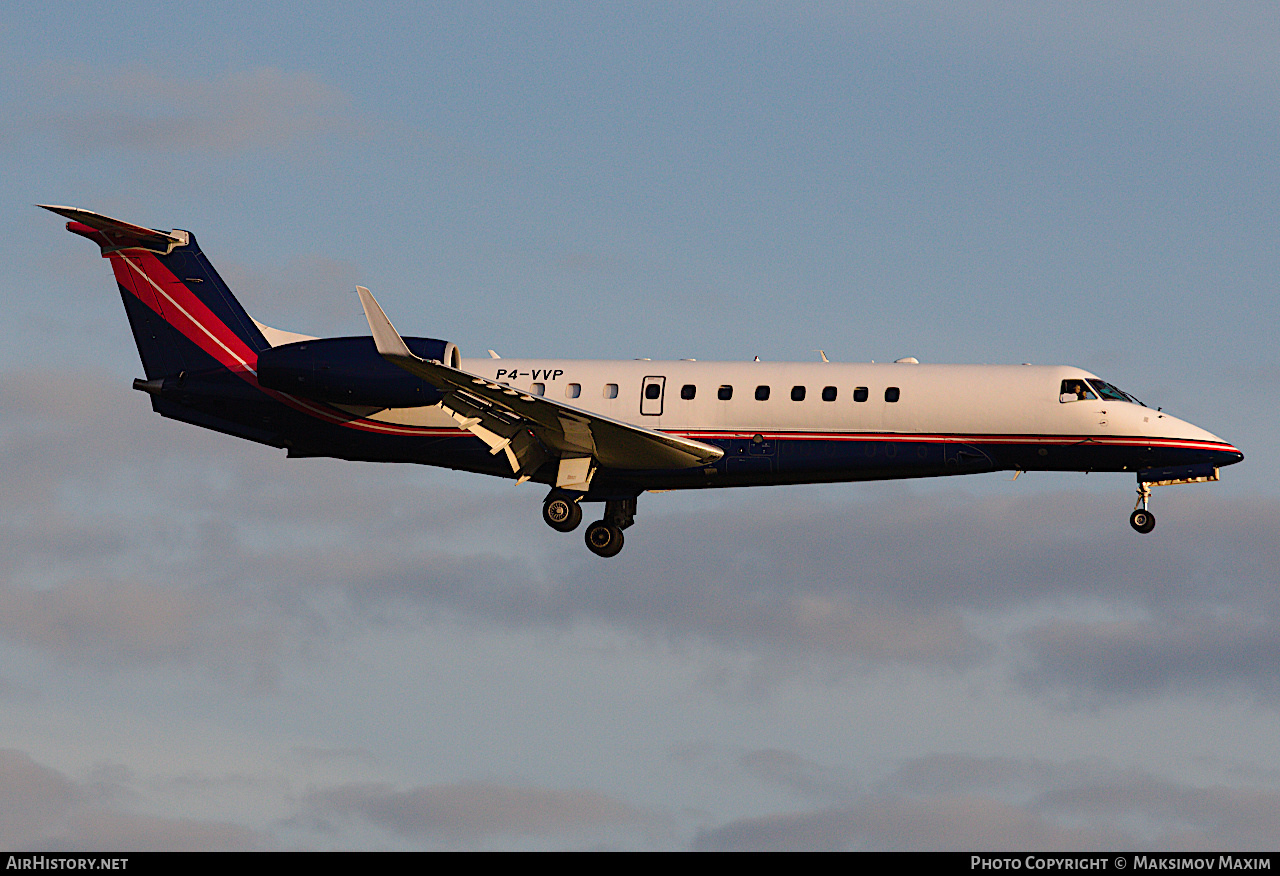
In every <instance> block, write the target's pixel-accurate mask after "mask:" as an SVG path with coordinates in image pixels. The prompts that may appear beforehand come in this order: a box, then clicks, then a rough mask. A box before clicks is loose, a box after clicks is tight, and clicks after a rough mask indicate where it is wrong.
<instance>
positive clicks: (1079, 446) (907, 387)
mask: <svg viewBox="0 0 1280 876" xmlns="http://www.w3.org/2000/svg"><path fill="white" fill-rule="evenodd" d="M40 206H42V207H43V208H44V209H46V210H50V211H52V212H54V213H57V214H59V215H60V216H62V217H64V218H66V219H67V220H69V221H68V222H67V230H68V231H71V232H72V233H74V234H78V235H80V236H81V237H85V238H88V239H89V240H91V241H93V242H94V243H95V244H97V245H98V246H99V248H100V249H101V252H102V256H103V257H104V258H106V259H107V260H108V261H109V262H110V263H111V268H112V270H113V272H114V274H115V279H116V284H117V285H118V287H119V290H120V295H121V298H122V299H123V301H124V308H125V312H126V314H127V316H128V318H129V323H130V326H131V327H132V329H133V336H134V339H135V341H136V342H137V346H138V354H139V356H140V357H141V359H142V368H143V372H144V374H145V375H146V376H145V377H143V378H138V379H136V380H134V382H133V386H134V388H135V389H137V390H140V391H142V392H145V393H147V394H148V395H149V396H150V399H151V406H152V409H153V410H154V411H155V412H156V413H158V414H160V415H161V416H164V417H169V418H171V419H175V420H180V421H183V422H186V423H190V424H193V425H196V426H201V427H203V428H206V429H213V430H216V431H219V432H224V433H226V434H228V435H234V436H236V437H238V438H245V439H248V440H250V441H256V442H259V443H261V444H266V445H270V446H272V447H277V448H282V449H284V450H285V451H286V453H287V455H288V456H289V457H318V456H324V457H336V458H339V459H348V460H362V461H371V462H402V463H419V464H422V465H435V466H444V467H447V468H452V469H459V470H462V471H469V472H477V473H480V474H488V475H494V476H497V477H505V478H512V479H514V480H516V482H517V483H524V482H526V481H531V482H533V483H538V484H542V485H544V486H546V487H548V488H549V491H548V493H547V495H546V498H545V500H544V501H543V504H542V516H543V520H545V521H546V523H547V525H549V526H550V527H551V528H552V529H555V530H558V531H560V532H571V531H573V530H574V529H576V528H577V527H578V526H579V525H580V523H581V522H582V516H583V512H582V505H583V503H603V505H604V511H603V514H602V515H601V519H599V520H597V521H595V522H594V523H591V524H590V525H588V526H587V528H586V543H587V547H588V548H589V549H590V550H591V551H592V552H593V553H595V554H597V555H599V556H602V557H611V556H614V555H616V554H617V553H618V552H619V551H620V550H621V549H622V544H623V535H622V532H623V530H624V529H626V528H628V527H629V526H631V525H632V524H633V523H634V522H635V515H636V505H637V499H638V497H639V496H640V494H641V493H643V492H645V491H651V492H662V491H667V490H687V489H705V488H710V487H747V486H760V485H772V484H812V483H830V482H843V481H870V480H887V479H895V478H920V477H941V476H944V475H962V474H976V473H981V472H994V471H1013V472H1015V477H1017V476H1018V475H1019V474H1021V473H1022V472H1027V471H1081V472H1129V473H1131V474H1133V475H1135V476H1136V478H1137V484H1138V490H1137V491H1138V499H1137V502H1136V503H1135V505H1134V510H1133V513H1132V514H1131V515H1130V518H1129V522H1130V524H1131V525H1132V527H1133V528H1134V529H1135V530H1137V531H1138V532H1141V533H1148V532H1151V531H1152V529H1154V527H1155V515H1154V514H1153V513H1152V512H1151V510H1150V509H1149V507H1148V504H1149V500H1150V498H1151V488H1152V487H1153V486H1158V485H1170V484H1189V483H1203V482H1207V481H1216V480H1218V471H1219V468H1220V467H1222V466H1225V465H1231V464H1233V463H1236V462H1240V461H1241V460H1242V459H1243V458H1244V457H1243V455H1242V454H1241V453H1240V451H1239V450H1237V449H1236V448H1235V447H1233V446H1232V445H1231V444H1228V443H1227V442H1226V441H1223V440H1222V439H1221V438H1218V437H1217V436H1215V435H1213V434H1210V433H1209V432H1207V431H1205V430H1204V429H1201V428H1200V427H1198V426H1194V425H1192V424H1191V423H1188V422H1186V421H1184V420H1179V419H1177V418H1176V417H1173V416H1170V415H1169V414H1167V413H1164V412H1163V410H1162V409H1160V408H1155V409H1152V408H1150V407H1147V406H1146V405H1144V404H1143V403H1142V402H1140V401H1139V400H1138V399H1137V398H1135V397H1134V396H1133V395H1131V394H1129V393H1127V392H1125V391H1123V390H1121V389H1119V388H1117V387H1115V386H1113V385H1112V384H1110V383H1108V382H1106V381H1105V380H1103V379H1101V378H1100V377H1098V376H1097V375H1095V374H1092V373H1090V372H1088V371H1085V370H1083V369H1081V368H1076V367H1073V366H1068V365H931V364H920V363H919V362H918V361H917V360H916V359H914V358H903V359H899V360H897V361H896V362H892V363H879V364H877V363H865V364H854V363H849V364H845V363H837V362H828V361H826V356H825V354H824V355H823V356H822V361H816V362H782V363H772V362H770V363H766V362H759V361H755V362H700V361H694V360H692V359H682V360H680V361H677V362H660V361H650V360H648V359H633V360H622V361H613V360H608V361H605V360H572V359H551V358H545V359H509V358H502V357H499V356H498V354H496V353H494V352H492V351H489V355H488V357H487V358H477V359H464V358H462V355H461V353H460V352H459V350H458V347H457V346H456V345H455V344H453V343H451V342H449V341H443V340H437V339H434V338H425V337H405V336H402V335H401V334H400V333H399V332H398V331H397V330H396V329H395V327H394V326H393V325H392V324H391V321H390V320H389V319H388V318H387V316H386V314H385V313H384V312H383V310H382V308H381V307H380V306H379V304H378V302H377V301H376V300H375V299H374V297H373V295H372V294H370V292H369V290H368V289H366V288H364V287H362V286H358V287H356V291H357V294H358V295H359V298H360V302H361V305H362V306H363V308H364V312H365V317H366V319H367V321H368V323H369V332H370V334H369V335H365V336H352V337H337V338H314V337H309V336H307V335H301V334H296V333H293V332H287V331H280V330H278V329H274V328H271V327H269V326H266V325H263V324H262V323H260V322H258V321H257V320H255V319H253V318H252V317H250V316H249V314H248V312H246V311H245V309H244V308H243V307H242V306H241V305H240V303H239V302H238V301H237V300H236V298H235V297H234V296H233V295H232V294H231V291H230V290H229V289H228V288H227V286H226V284H225V283H224V282H223V281H222V278H221V277H219V276H218V273H217V272H216V271H215V270H214V268H213V266H212V265H211V264H210V262H209V260H208V258H206V257H205V255H204V253H203V252H202V251H201V249H200V246H199V245H198V244H197V243H196V238H195V236H194V235H193V234H191V233H190V232H188V231H181V230H173V231H160V230H156V229H152V228H146V227H142V226H139V225H133V224H130V223H127V222H122V221H120V220H118V219H112V218H109V217H106V216H102V215H100V214H97V213H92V212H90V211H88V210H81V209H76V208H72V207H59V206H52V205H40Z"/></svg>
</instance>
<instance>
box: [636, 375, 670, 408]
mask: <svg viewBox="0 0 1280 876" xmlns="http://www.w3.org/2000/svg"><path fill="white" fill-rule="evenodd" d="M666 388H667V378H665V377H658V376H650V377H646V378H645V379H644V380H643V381H642V382H641V384H640V413H641V414H642V415H643V416H646V417H660V416H662V397H663V395H665V394H666Z"/></svg>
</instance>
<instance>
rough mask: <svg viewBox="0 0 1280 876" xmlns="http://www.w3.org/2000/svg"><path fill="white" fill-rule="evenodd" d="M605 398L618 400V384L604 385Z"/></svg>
mask: <svg viewBox="0 0 1280 876" xmlns="http://www.w3.org/2000/svg"><path fill="white" fill-rule="evenodd" d="M604 397H605V398H617V397H618V384H616V383H606V384H605V385H604Z"/></svg>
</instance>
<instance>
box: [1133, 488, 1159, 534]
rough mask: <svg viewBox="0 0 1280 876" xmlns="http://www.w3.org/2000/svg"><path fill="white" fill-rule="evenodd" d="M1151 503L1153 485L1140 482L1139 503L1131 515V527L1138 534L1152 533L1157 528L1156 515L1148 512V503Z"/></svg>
mask: <svg viewBox="0 0 1280 876" xmlns="http://www.w3.org/2000/svg"><path fill="white" fill-rule="evenodd" d="M1149 501H1151V485H1150V484H1148V483H1145V482H1143V481H1138V501H1137V503H1136V504H1135V505H1134V506H1133V513H1132V514H1130V515H1129V525H1130V526H1132V527H1133V528H1134V529H1136V530H1138V532H1150V531H1151V530H1153V529H1155V528H1156V515H1154V514H1152V513H1151V512H1150V511H1148V510H1147V502H1149Z"/></svg>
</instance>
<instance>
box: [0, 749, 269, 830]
mask: <svg viewBox="0 0 1280 876" xmlns="http://www.w3.org/2000/svg"><path fill="white" fill-rule="evenodd" d="M100 796H101V793H100V789H98V788H96V787H94V785H93V784H83V783H80V782H76V781H73V780H71V779H68V778H67V777H66V776H64V775H63V774H62V773H59V772H58V771H56V770H53V769H50V768H48V767H46V766H43V765H41V764H39V763H37V762H36V761H35V760H33V759H32V758H31V757H30V755H28V754H26V753H25V752H22V751H17V750H15V749H0V812H3V813H4V817H3V818H0V844H2V845H4V846H5V847H6V848H24V849H28V850H32V851H63V852H65V851H97V852H102V851H131V852H143V851H215V850H216V851H251V850H258V849H263V848H268V847H270V846H271V843H270V842H269V841H268V840H267V839H266V838H265V837H264V836H263V835H262V834H260V833H259V832H257V831H255V830H252V829H250V828H248V827H244V826H241V825H236V824H232V823H228V822H222V821H202V820H198V819H191V818H163V817H157V816H152V815H144V814H138V813H133V812H127V811H121V810H120V809H118V808H115V807H113V806H110V805H106V804H104V803H103V802H102V801H100V800H99V799H98V798H99V797H100Z"/></svg>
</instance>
